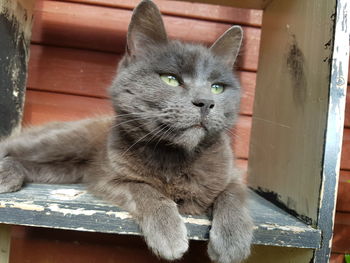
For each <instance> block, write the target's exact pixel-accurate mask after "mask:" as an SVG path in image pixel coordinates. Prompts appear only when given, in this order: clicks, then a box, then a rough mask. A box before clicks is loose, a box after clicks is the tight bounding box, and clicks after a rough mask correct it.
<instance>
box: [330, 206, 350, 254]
mask: <svg viewBox="0 0 350 263" xmlns="http://www.w3.org/2000/svg"><path fill="white" fill-rule="evenodd" d="M349 244H350V213H342V212H338V213H337V214H336V216H335V224H334V236H333V242H332V251H333V252H337V253H346V254H349V253H350V245H349Z"/></svg>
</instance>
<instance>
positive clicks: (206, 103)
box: [192, 99, 215, 110]
mask: <svg viewBox="0 0 350 263" xmlns="http://www.w3.org/2000/svg"><path fill="white" fill-rule="evenodd" d="M192 104H193V105H194V106H196V107H199V108H201V109H205V110H210V109H212V108H214V106H215V103H214V101H213V100H208V99H195V100H192Z"/></svg>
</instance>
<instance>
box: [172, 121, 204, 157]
mask: <svg viewBox="0 0 350 263" xmlns="http://www.w3.org/2000/svg"><path fill="white" fill-rule="evenodd" d="M205 134H206V130H205V129H204V128H203V127H199V126H198V127H197V126H193V127H191V128H189V129H187V130H185V131H183V132H182V133H181V135H179V136H177V137H176V138H175V139H174V140H173V142H172V143H174V144H175V145H178V146H180V147H182V148H184V149H186V150H187V151H192V150H193V149H195V148H196V147H197V146H198V144H199V143H200V142H201V141H202V140H203V138H204V137H205Z"/></svg>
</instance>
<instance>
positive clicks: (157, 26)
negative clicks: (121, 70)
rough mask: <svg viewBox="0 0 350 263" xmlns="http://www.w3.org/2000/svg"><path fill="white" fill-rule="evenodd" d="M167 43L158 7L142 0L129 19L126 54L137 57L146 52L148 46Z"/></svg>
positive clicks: (146, 0)
mask: <svg viewBox="0 0 350 263" xmlns="http://www.w3.org/2000/svg"><path fill="white" fill-rule="evenodd" d="M167 42H168V37H167V34H166V32H165V27H164V24H163V19H162V16H161V14H160V12H159V9H158V7H157V6H156V5H155V4H154V3H153V2H152V1H151V0H143V1H142V2H141V3H140V4H139V5H138V6H137V7H136V8H135V9H134V12H133V14H132V17H131V22H130V25H129V29H128V35H127V46H126V50H127V53H128V54H129V55H131V56H134V55H136V56H137V55H138V54H140V53H142V52H144V51H145V50H147V47H148V46H149V45H159V44H166V43H167Z"/></svg>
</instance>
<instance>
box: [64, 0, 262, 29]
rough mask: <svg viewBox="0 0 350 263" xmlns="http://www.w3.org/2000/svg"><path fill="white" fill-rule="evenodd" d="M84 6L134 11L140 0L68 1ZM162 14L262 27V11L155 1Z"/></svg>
mask: <svg viewBox="0 0 350 263" xmlns="http://www.w3.org/2000/svg"><path fill="white" fill-rule="evenodd" d="M68 2H76V3H82V4H92V5H98V6H107V7H113V8H124V9H130V10H132V9H134V8H135V6H136V5H137V4H138V3H139V2H140V1H139V0H118V1H115V0H68ZM153 2H155V4H156V5H157V6H158V7H159V9H160V11H161V12H162V14H166V15H172V16H179V17H188V18H195V19H200V20H210V21H220V22H226V23H232V24H242V25H250V26H257V27H260V26H261V20H262V11H261V10H249V9H241V8H234V7H229V6H221V5H213V4H212V5H207V4H201V3H186V2H179V1H162V0H153Z"/></svg>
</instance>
